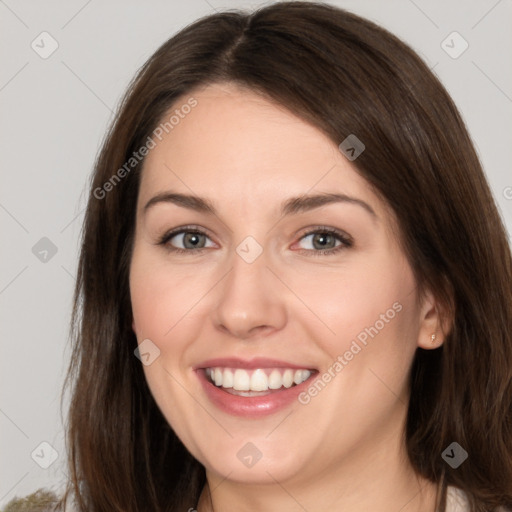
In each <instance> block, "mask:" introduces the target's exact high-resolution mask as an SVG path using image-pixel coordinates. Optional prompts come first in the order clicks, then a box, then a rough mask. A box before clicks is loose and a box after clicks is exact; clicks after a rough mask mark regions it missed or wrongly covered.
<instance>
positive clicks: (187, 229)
mask: <svg viewBox="0 0 512 512" xmlns="http://www.w3.org/2000/svg"><path fill="white" fill-rule="evenodd" d="M182 233H193V234H196V235H205V236H207V237H208V234H207V233H205V232H204V231H202V230H200V229H197V228H196V227H195V226H183V227H181V228H177V229H175V230H173V231H170V232H167V233H165V234H164V235H163V236H162V237H161V238H160V239H159V241H158V242H157V244H158V245H164V246H165V245H167V242H169V240H171V239H172V238H173V237H175V236H176V235H180V234H182ZM318 233H321V234H328V235H333V236H335V237H336V238H337V239H338V240H339V241H340V242H341V244H340V245H338V247H334V248H332V249H322V250H318V251H315V250H313V249H300V250H299V251H298V252H299V253H300V254H302V253H303V252H306V253H308V254H309V255H311V256H332V255H334V254H337V253H338V252H340V251H341V250H343V249H347V248H349V247H352V245H353V240H352V239H351V238H350V237H349V236H348V235H346V234H345V233H343V232H342V231H339V230H337V229H334V228H328V227H323V226H317V227H315V228H313V229H311V230H310V231H307V232H306V233H304V234H303V235H302V236H301V237H300V239H299V240H302V239H303V238H305V237H307V236H309V235H313V234H318ZM208 238H209V237H208ZM167 250H168V251H170V252H173V253H175V254H185V253H196V254H201V253H202V252H203V251H205V250H206V248H205V247H201V248H199V249H180V248H179V247H172V246H168V247H167Z"/></svg>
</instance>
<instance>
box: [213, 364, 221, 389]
mask: <svg viewBox="0 0 512 512" xmlns="http://www.w3.org/2000/svg"><path fill="white" fill-rule="evenodd" d="M214 381H215V385H216V386H222V370H221V369H220V368H215V373H214Z"/></svg>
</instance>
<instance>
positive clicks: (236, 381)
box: [233, 368, 251, 391]
mask: <svg viewBox="0 0 512 512" xmlns="http://www.w3.org/2000/svg"><path fill="white" fill-rule="evenodd" d="M233 389H236V390H237V391H249V390H250V389H251V378H250V377H249V374H248V373H247V372H246V371H245V370H241V369H240V368H238V369H236V370H235V375H234V377H233Z"/></svg>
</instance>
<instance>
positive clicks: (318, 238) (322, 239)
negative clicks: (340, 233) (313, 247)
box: [314, 234, 332, 248]
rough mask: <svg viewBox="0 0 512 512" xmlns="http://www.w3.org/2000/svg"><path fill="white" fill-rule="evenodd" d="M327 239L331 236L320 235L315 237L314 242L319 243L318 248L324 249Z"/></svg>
mask: <svg viewBox="0 0 512 512" xmlns="http://www.w3.org/2000/svg"><path fill="white" fill-rule="evenodd" d="M329 238H332V237H331V235H328V234H327V235H326V234H321V235H317V236H316V237H315V239H314V241H317V242H318V241H320V247H322V248H324V247H325V245H326V244H327V242H326V239H329Z"/></svg>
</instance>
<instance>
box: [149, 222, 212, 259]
mask: <svg viewBox="0 0 512 512" xmlns="http://www.w3.org/2000/svg"><path fill="white" fill-rule="evenodd" d="M205 238H206V239H208V238H209V237H208V235H207V234H206V233H205V232H203V231H201V230H200V229H197V228H195V227H190V228H188V227H181V228H179V229H175V230H173V231H171V232H168V233H165V234H164V235H163V236H162V237H161V239H160V240H159V241H158V244H159V245H165V246H166V247H167V248H168V249H169V251H171V252H176V253H178V254H182V253H186V252H188V253H190V252H196V253H201V252H202V251H203V249H205V248H206V245H205V243H206V242H205ZM173 239H174V240H175V241H174V242H173V243H171V241H172V240H173ZM176 243H178V244H182V245H183V248H180V247H175V246H174V244H176ZM208 247H211V246H208Z"/></svg>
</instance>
